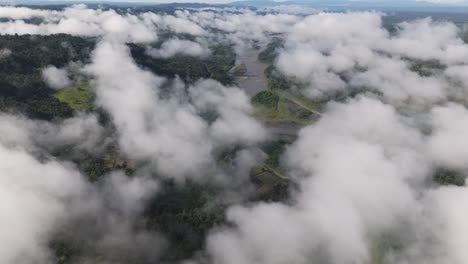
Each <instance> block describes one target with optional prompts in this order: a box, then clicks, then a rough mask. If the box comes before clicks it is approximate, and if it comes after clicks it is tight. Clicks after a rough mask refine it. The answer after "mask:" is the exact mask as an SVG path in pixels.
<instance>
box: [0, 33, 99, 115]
mask: <svg viewBox="0 0 468 264" xmlns="http://www.w3.org/2000/svg"><path fill="white" fill-rule="evenodd" d="M0 48H1V49H8V50H10V51H11V54H10V55H8V56H5V57H4V58H1V59H0V109H2V110H9V111H21V112H23V113H24V114H26V115H27V116H29V117H32V118H39V119H46V120H50V119H54V118H65V117H70V116H71V115H72V114H73V110H72V108H71V107H70V106H69V105H68V104H66V103H62V102H60V101H59V100H57V99H56V98H55V97H54V96H53V94H54V93H55V91H54V90H52V89H51V88H50V87H48V86H47V85H46V84H45V83H44V81H43V79H42V75H41V74H42V69H43V68H44V67H47V66H49V65H54V66H56V67H64V66H66V65H67V64H68V63H69V62H70V61H81V62H87V61H89V56H90V53H91V51H92V49H93V48H94V41H92V40H88V39H83V38H78V37H73V36H70V35H65V34H58V35H50V36H36V35H34V36H33V35H21V36H18V35H3V36H0Z"/></svg>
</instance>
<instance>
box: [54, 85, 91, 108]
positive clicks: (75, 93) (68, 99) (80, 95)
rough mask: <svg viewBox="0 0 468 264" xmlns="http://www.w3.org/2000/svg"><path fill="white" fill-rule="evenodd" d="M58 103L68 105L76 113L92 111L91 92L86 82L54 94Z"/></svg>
mask: <svg viewBox="0 0 468 264" xmlns="http://www.w3.org/2000/svg"><path fill="white" fill-rule="evenodd" d="M54 97H55V98H57V99H58V100H59V101H60V102H62V103H66V104H68V105H69V106H70V107H71V108H73V109H74V110H78V111H91V110H93V108H94V106H93V91H92V90H91V87H90V86H89V84H88V83H86V82H81V83H78V84H73V85H71V86H69V87H67V88H65V89H63V90H61V91H58V92H57V93H55V94H54Z"/></svg>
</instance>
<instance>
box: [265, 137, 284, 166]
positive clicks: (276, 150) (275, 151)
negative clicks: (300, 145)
mask: <svg viewBox="0 0 468 264" xmlns="http://www.w3.org/2000/svg"><path fill="white" fill-rule="evenodd" d="M288 144H289V143H288V142H287V141H284V140H278V141H272V142H268V143H267V144H265V145H263V146H262V150H263V151H264V152H265V153H266V154H267V155H268V158H267V159H266V160H265V164H266V165H268V166H269V167H271V168H273V169H277V170H281V169H280V158H281V156H282V155H283V153H284V151H285V150H286V147H287V146H288Z"/></svg>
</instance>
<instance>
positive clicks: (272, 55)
mask: <svg viewBox="0 0 468 264" xmlns="http://www.w3.org/2000/svg"><path fill="white" fill-rule="evenodd" d="M282 47H284V40H283V39H281V38H278V37H273V39H272V40H271V42H270V43H268V45H267V46H266V48H265V49H264V50H263V51H262V52H260V53H259V54H258V59H259V60H260V61H261V62H263V63H268V64H272V63H273V62H274V61H275V59H276V57H277V56H278V49H280V48H282Z"/></svg>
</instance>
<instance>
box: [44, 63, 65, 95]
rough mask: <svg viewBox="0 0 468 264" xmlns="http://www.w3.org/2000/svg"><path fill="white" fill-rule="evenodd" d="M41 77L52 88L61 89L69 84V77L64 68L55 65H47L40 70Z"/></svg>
mask: <svg viewBox="0 0 468 264" xmlns="http://www.w3.org/2000/svg"><path fill="white" fill-rule="evenodd" d="M42 78H44V81H45V82H46V83H47V85H49V86H50V87H51V88H53V89H57V90H60V89H63V88H65V87H66V86H68V85H70V79H69V78H68V73H67V70H66V69H58V68H57V67H55V66H49V67H47V68H45V69H44V70H43V71H42Z"/></svg>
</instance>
